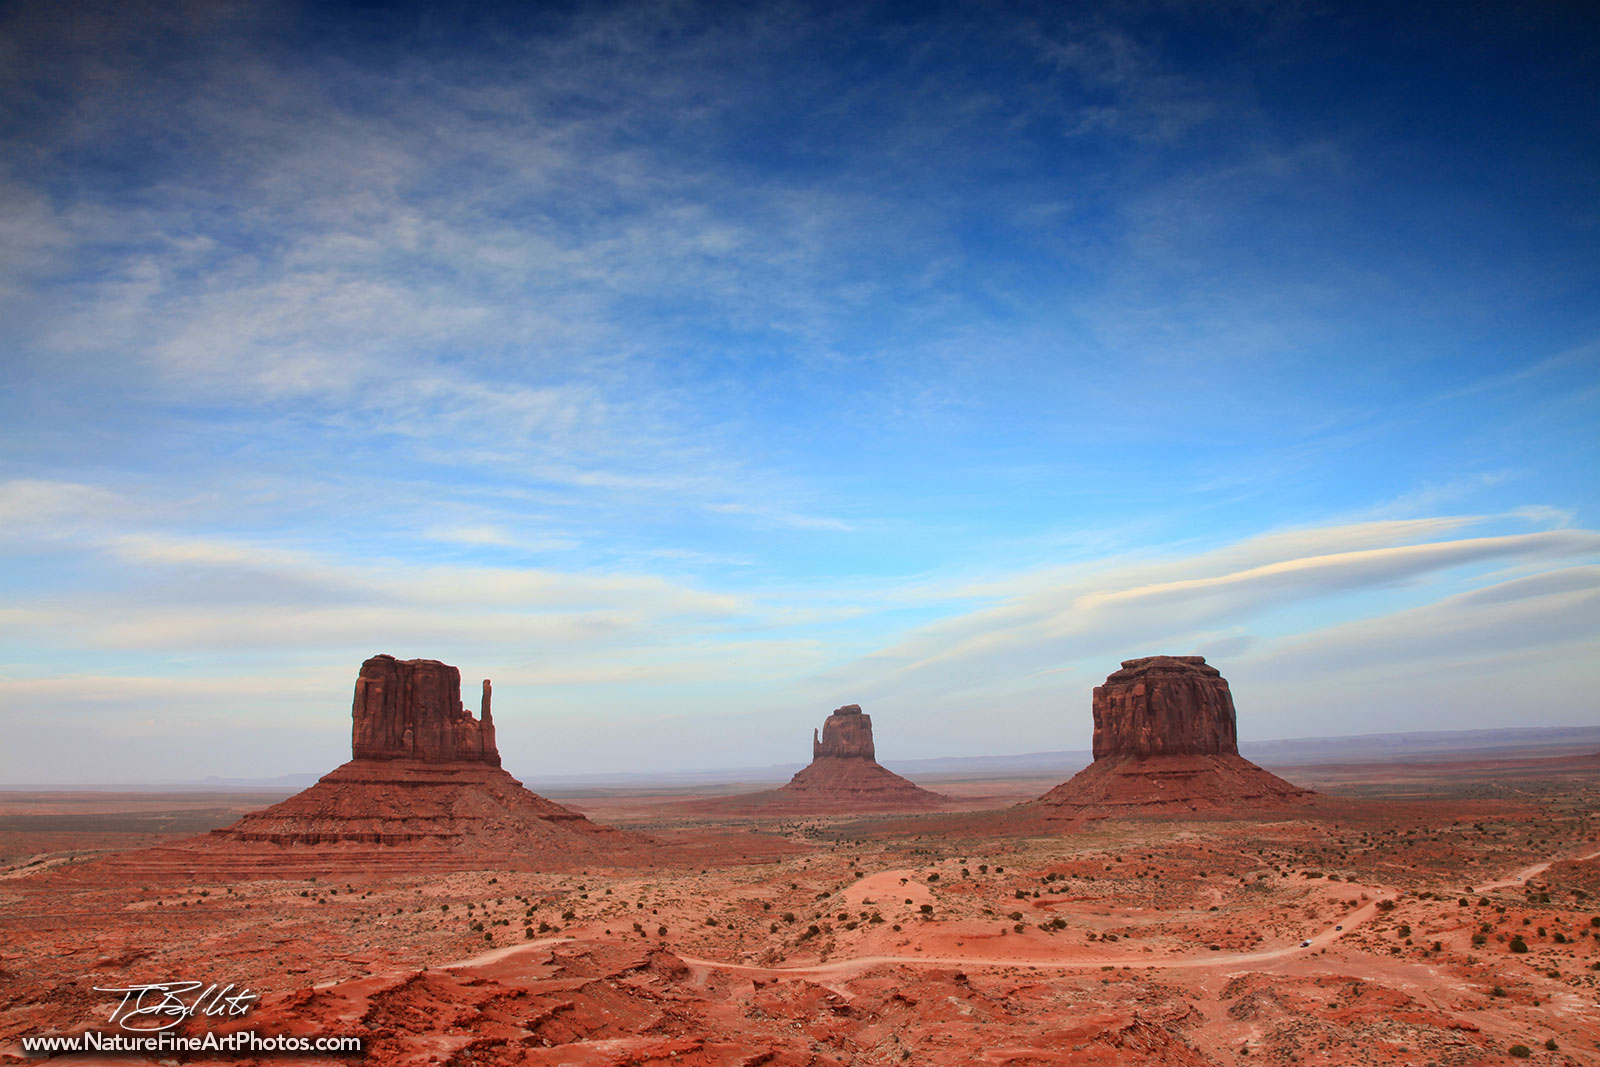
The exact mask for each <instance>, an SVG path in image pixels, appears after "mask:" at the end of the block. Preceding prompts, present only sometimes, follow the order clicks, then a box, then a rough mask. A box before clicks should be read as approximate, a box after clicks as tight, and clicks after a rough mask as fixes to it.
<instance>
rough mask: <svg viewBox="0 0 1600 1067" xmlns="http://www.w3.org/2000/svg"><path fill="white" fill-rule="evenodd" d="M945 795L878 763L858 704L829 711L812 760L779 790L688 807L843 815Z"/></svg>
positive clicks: (902, 807)
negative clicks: (830, 712)
mask: <svg viewBox="0 0 1600 1067" xmlns="http://www.w3.org/2000/svg"><path fill="white" fill-rule="evenodd" d="M949 803H950V799H949V798H948V797H946V796H943V795H941V794H939V793H934V792H931V791H930V790H927V789H923V788H921V787H920V786H918V785H916V784H915V783H914V782H911V781H908V780H907V779H905V778H902V777H900V776H899V775H898V774H895V773H894V772H893V771H891V770H889V769H888V768H887V767H884V766H882V765H881V764H880V763H878V760H877V753H876V749H875V747H874V745H873V742H872V716H870V715H867V714H866V713H864V712H863V711H862V710H861V705H859V704H846V705H845V706H844V707H842V708H837V709H835V710H834V712H833V714H832V715H829V716H828V717H827V719H826V720H824V721H823V723H822V729H821V731H820V732H819V731H816V730H813V731H812V732H811V763H810V764H809V765H807V766H806V767H804V768H803V769H802V770H800V771H799V772H798V773H796V774H795V776H794V777H793V778H791V779H790V780H789V782H788V784H787V785H784V786H783V787H782V788H779V789H769V790H766V791H765V792H761V793H746V794H743V795H741V796H732V797H719V798H717V799H716V800H706V801H693V802H691V803H690V805H689V806H690V807H691V809H692V810H696V811H707V812H718V813H723V814H732V813H734V812H736V811H748V812H749V813H751V814H785V815H802V814H816V815H843V814H851V813H854V812H870V813H878V812H892V811H920V810H926V809H929V808H942V807H945V806H946V805H948V804H949Z"/></svg>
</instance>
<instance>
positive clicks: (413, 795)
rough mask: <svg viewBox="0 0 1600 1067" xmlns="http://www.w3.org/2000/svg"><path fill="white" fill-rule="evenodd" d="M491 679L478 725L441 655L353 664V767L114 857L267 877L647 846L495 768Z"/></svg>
mask: <svg viewBox="0 0 1600 1067" xmlns="http://www.w3.org/2000/svg"><path fill="white" fill-rule="evenodd" d="M489 692H490V687H489V683H488V681H485V682H484V683H483V704H482V718H481V719H475V718H474V717H473V715H472V713H471V712H470V711H467V710H466V709H465V708H463V707H462V705H461V672H460V671H458V670H457V669H456V668H454V667H452V666H450V665H448V664H445V663H440V662H439V661H438V660H427V659H416V660H397V659H395V658H394V657H393V656H374V657H372V658H371V659H369V660H367V661H366V662H365V663H363V664H362V665H361V673H360V675H359V677H358V678H357V680H356V690H355V703H354V705H353V707H352V710H351V718H352V730H351V750H352V752H353V754H354V758H352V759H351V760H350V761H349V762H347V763H344V764H342V765H340V766H339V767H336V768H335V769H334V770H332V771H330V772H329V773H328V774H325V775H323V776H322V778H320V779H319V780H318V781H317V783H316V784H315V785H313V786H311V787H310V788H309V789H306V790H303V791H302V792H299V793H296V794H295V795H294V796H292V797H290V798H289V799H287V800H285V801H283V802H282V803H279V804H274V805H273V806H272V807H270V808H265V809H263V810H261V811H257V812H252V813H250V814H249V815H246V816H245V817H244V818H242V819H240V820H239V821H238V822H236V823H234V824H233V825H232V826H227V827H224V828H222V829H220V830H213V831H211V833H210V834H207V835H202V836H200V837H197V838H191V839H190V840H188V841H182V842H178V843H177V844H174V845H171V846H166V847H161V848H155V849H149V850H145V851H144V852H139V853H129V854H127V855H125V856H123V857H115V858H114V861H115V862H117V863H121V864H133V865H135V866H137V865H139V864H140V863H144V864H147V865H149V866H151V868H152V872H155V871H156V870H157V869H159V868H163V867H168V866H173V865H184V864H187V865H189V866H197V865H198V866H203V867H206V868H208V869H210V868H227V869H229V870H237V869H240V868H250V869H261V870H269V869H276V868H279V867H282V866H285V865H288V866H293V867H296V868H310V869H321V868H324V867H327V868H330V869H336V868H338V867H340V866H341V865H342V866H346V867H348V866H351V865H361V864H371V863H393V864H395V865H397V866H400V867H404V868H408V869H456V868H462V867H470V866H472V865H474V864H475V863H478V862H482V861H484V860H490V859H492V861H493V862H495V863H497V864H500V865H504V866H515V865H517V864H518V863H519V862H538V863H541V864H543V863H546V862H548V861H550V860H552V859H558V858H560V857H563V856H568V857H572V858H580V857H583V856H592V855H595V854H597V853H603V852H610V851H614V850H616V849H624V850H625V849H627V848H630V847H633V846H635V845H640V844H643V843H644V839H642V838H640V837H639V836H638V835H635V834H630V833H626V832H623V831H620V830H616V829H613V828H612V827H608V826H598V825H596V824H595V823H592V822H590V821H589V820H588V819H586V818H584V817H583V816H582V815H580V814H579V813H578V812H575V811H572V810H570V809H568V808H564V807H562V806H561V805H560V804H557V803H555V802H554V801H551V800H547V799H545V798H544V797H542V796H540V795H539V794H537V793H534V792H532V791H531V790H528V789H526V788H524V787H523V785H522V783H521V782H519V781H517V780H516V779H515V778H513V777H512V776H511V775H510V774H508V773H506V771H504V770H502V769H501V767H500V753H499V751H498V749H497V748H496V747H495V735H494V721H493V719H492V717H491V712H490V709H489Z"/></svg>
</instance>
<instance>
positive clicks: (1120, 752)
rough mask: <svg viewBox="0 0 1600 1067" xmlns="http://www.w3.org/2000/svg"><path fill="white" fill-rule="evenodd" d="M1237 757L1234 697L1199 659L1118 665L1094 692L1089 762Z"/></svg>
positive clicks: (1218, 675) (1151, 658) (1169, 658)
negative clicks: (1091, 757)
mask: <svg viewBox="0 0 1600 1067" xmlns="http://www.w3.org/2000/svg"><path fill="white" fill-rule="evenodd" d="M1238 754H1239V739H1238V733H1237V729H1236V726H1235V721H1234V710H1233V694H1232V693H1231V692H1229V690H1228V682H1227V679H1225V678H1223V677H1222V673H1221V672H1220V671H1218V670H1217V669H1216V668H1215V667H1212V666H1210V665H1209V664H1207V663H1206V660H1205V657H1204V656H1146V657H1144V658H1143V659H1128V660H1123V661H1122V669H1121V670H1119V671H1116V672H1115V673H1113V674H1112V675H1111V676H1110V677H1108V678H1107V679H1106V681H1105V684H1104V685H1102V686H1097V687H1096V688H1095V691H1094V758H1095V759H1097V760H1098V759H1105V758H1106V757H1108V756H1216V755H1233V756H1236V755H1238Z"/></svg>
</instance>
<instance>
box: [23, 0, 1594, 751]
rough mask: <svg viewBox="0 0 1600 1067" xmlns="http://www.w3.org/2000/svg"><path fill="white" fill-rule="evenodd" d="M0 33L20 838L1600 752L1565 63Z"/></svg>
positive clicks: (952, 9)
mask: <svg viewBox="0 0 1600 1067" xmlns="http://www.w3.org/2000/svg"><path fill="white" fill-rule="evenodd" d="M151 7H154V5H129V4H111V3H106V4H91V3H71V2H68V3H48V4H47V3H13V4H5V5H0V360H3V367H4V381H5V388H4V389H3V390H0V583H3V584H0V589H3V594H0V727H3V729H4V732H5V735H6V740H7V743H6V744H4V745H0V749H3V750H4V752H3V755H0V780H5V781H12V782H19V781H61V782H74V781H128V780H157V779H176V778H196V777H202V776H204V775H206V774H219V775H224V776H258V775H269V774H281V773H289V772H299V771H316V770H322V769H326V768H328V767H331V766H332V765H334V764H335V763H337V762H338V761H339V760H340V759H342V758H344V756H345V754H347V752H348V736H349V732H348V709H349V700H350V691H351V687H352V685H353V681H354V676H355V671H356V668H357V666H358V665H359V663H360V661H361V660H362V659H364V658H366V657H367V656H369V655H372V654H374V653H377V652H389V653H393V654H396V655H400V656H402V657H414V656H421V657H431V658H439V659H443V660H445V661H447V662H450V663H455V664H457V665H459V666H460V667H461V668H462V671H463V674H464V675H465V677H466V679H467V684H468V687H469V688H470V687H472V686H473V685H474V684H475V682H476V679H478V678H482V677H486V676H487V677H492V678H493V679H494V680H495V692H496V697H497V705H498V714H497V718H498V719H499V720H500V721H501V723H502V729H501V743H502V750H503V752H504V753H505V755H506V762H507V765H508V766H509V767H510V768H511V769H512V770H513V771H514V772H516V773H518V774H519V775H521V776H523V777H525V778H527V779H529V780H532V781H537V779H538V778H539V777H540V776H541V775H554V774H562V773H579V772H595V771H650V770H668V769H685V768H699V767H719V766H748V765H756V764H766V763H777V762H793V761H798V760H801V759H804V758H805V756H806V754H807V753H808V751H809V750H808V749H807V747H806V744H807V742H808V740H809V731H810V729H811V727H812V726H814V725H817V724H818V723H820V721H821V719H822V717H823V716H825V715H826V713H827V712H828V711H829V710H831V709H832V708H833V707H836V706H838V705H840V704H843V703H847V702H858V703H861V704H862V705H863V706H864V707H865V708H866V710H867V711H869V712H870V713H872V714H873V715H874V719H875V723H876V726H877V731H878V734H879V739H878V744H879V751H880V752H881V753H882V754H883V755H884V756H885V758H889V759H893V758H896V757H899V758H914V757H926V756H944V755H964V754H974V755H976V754H1000V753H1009V752H1024V751H1038V750H1046V749H1067V748H1087V747H1088V738H1089V732H1090V721H1089V710H1088V709H1089V692H1090V689H1091V688H1092V687H1093V685H1094V684H1096V683H1097V682H1098V681H1100V680H1102V679H1103V678H1104V677H1105V675H1106V674H1108V673H1109V672H1110V671H1112V670H1114V669H1115V668H1116V666H1117V662H1118V661H1119V660H1121V659H1124V658H1129V657H1132V656H1137V655H1146V654H1150V653H1155V652H1172V653H1195V652H1197V653H1201V654H1204V655H1206V656H1208V658H1210V660H1211V661H1212V662H1214V663H1216V664H1217V665H1218V666H1219V667H1220V668H1221V669H1222V670H1223V672H1224V673H1225V674H1226V675H1227V676H1228V677H1229V679H1230V680H1231V681H1232V683H1233V687H1234V692H1235V699H1236V702H1237V704H1238V706H1239V711H1240V724H1239V731H1240V736H1241V737H1242V738H1245V739H1266V738H1281V737H1298V736H1319V735H1337V734H1349V733H1362V732H1375V731H1383V730H1397V729H1404V730H1426V729H1457V728H1479V727H1491V726H1498V725H1564V724H1584V723H1593V722H1595V721H1596V720H1597V719H1600V714H1597V710H1600V709H1597V707H1596V703H1595V697H1594V694H1595V692H1596V691H1600V654H1597V653H1600V641H1597V637H1600V596H1597V591H1600V532H1597V526H1596V523H1597V519H1596V506H1597V500H1596V478H1595V472H1596V471H1597V470H1600V455H1597V453H1600V448H1597V433H1596V427H1597V415H1600V254H1597V252H1600V247H1597V245H1600V241H1597V237H1600V210H1597V205H1600V164H1597V162H1596V161H1597V160H1600V103H1597V102H1600V71H1597V66H1600V59H1597V57H1600V40H1597V37H1600V31H1597V28H1596V27H1597V24H1596V22H1595V20H1593V19H1592V18H1589V17H1587V16H1586V15H1585V13H1584V12H1583V11H1582V10H1581V9H1580V8H1579V7H1578V6H1576V5H1573V6H1561V5H1545V6H1542V7H1539V6H1536V7H1534V8H1532V9H1521V10H1515V11H1513V10H1511V9H1510V8H1509V6H1501V5H1479V6H1472V5H1442V6H1438V7H1422V6H1414V7H1407V6H1403V9H1400V10H1396V5H1351V4H1335V5H1312V4H1238V5H1229V4H1217V5H1198V6H1197V5H1188V4H1180V3H1172V4H1161V3H1152V4H1142V3H1129V4H1108V5H1097V6H1087V7H1084V8H1082V9H1080V10H1075V11H1064V10H1062V9H1061V7H1062V5H1026V4H999V5H982V6H979V5H958V4H951V5H903V6H901V5H872V4H858V5H808V4H774V5H760V6H759V8H757V7H753V6H752V7H745V8H740V7H734V6H731V5H698V4H677V3H660V4H615V5H579V6H576V7H574V6H566V7H543V8H539V9H537V10H523V9H522V7H521V6H520V5H519V6H515V7H510V8H505V9H500V8H496V7H493V6H481V7H479V8H478V9H477V11H476V13H474V14H472V15H470V16H469V15H462V14H456V13H447V12H443V11H441V10H439V9H438V8H437V7H435V6H433V5H417V6H415V7H412V8H406V7H403V6H397V5H357V4H351V5H337V6H335V5H317V4H306V5H302V4H273V3H263V4H242V5H235V4H223V3H204V4H202V3H190V4H184V3H174V4H170V5H162V6H161V7H160V9H159V10H147V8H151Z"/></svg>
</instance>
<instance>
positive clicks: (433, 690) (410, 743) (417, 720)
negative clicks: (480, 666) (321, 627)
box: [350, 656, 500, 767]
mask: <svg viewBox="0 0 1600 1067" xmlns="http://www.w3.org/2000/svg"><path fill="white" fill-rule="evenodd" d="M489 692H490V687H489V682H488V681H487V680H485V681H484V683H483V703H482V706H481V712H482V716H483V717H482V718H481V719H475V718H473V717H472V712H470V711H468V710H467V709H466V707H465V706H464V705H463V704H462V703H461V672H460V671H459V670H457V669H456V668H454V667H452V666H450V665H449V664H448V663H440V662H439V661H438V660H436V659H409V660H399V659H395V658H394V657H393V656H373V657H372V658H371V659H369V660H367V661H366V662H365V663H363V664H362V665H361V673H360V674H359V675H358V676H357V677H356V694H355V704H354V706H353V708H352V709H351V717H352V720H353V722H352V725H351V736H350V754H351V756H352V757H353V758H355V759H414V760H421V761H423V762H424V763H487V764H489V765H490V766H492V767H498V766H500V752H499V750H498V749H497V748H496V747H495V740H494V719H493V717H492V713H491V712H490V710H489Z"/></svg>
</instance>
